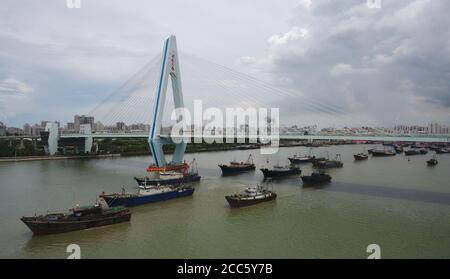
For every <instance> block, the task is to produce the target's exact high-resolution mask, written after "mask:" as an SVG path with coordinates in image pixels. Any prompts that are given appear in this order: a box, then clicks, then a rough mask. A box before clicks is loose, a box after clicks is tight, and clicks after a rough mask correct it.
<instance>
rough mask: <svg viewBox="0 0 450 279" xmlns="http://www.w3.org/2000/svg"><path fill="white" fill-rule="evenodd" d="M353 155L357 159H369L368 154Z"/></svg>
mask: <svg viewBox="0 0 450 279" xmlns="http://www.w3.org/2000/svg"><path fill="white" fill-rule="evenodd" d="M353 157H354V158H355V161H364V160H367V159H369V156H366V155H364V156H363V155H353Z"/></svg>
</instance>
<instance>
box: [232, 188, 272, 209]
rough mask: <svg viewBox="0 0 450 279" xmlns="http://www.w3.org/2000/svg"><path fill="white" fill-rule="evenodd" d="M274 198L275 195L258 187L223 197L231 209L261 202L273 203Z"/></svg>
mask: <svg viewBox="0 0 450 279" xmlns="http://www.w3.org/2000/svg"><path fill="white" fill-rule="evenodd" d="M276 198H277V194H276V193H274V192H272V191H269V190H267V189H264V188H263V187H261V186H259V185H258V186H257V187H252V188H247V189H245V190H244V191H242V192H240V193H237V194H234V195H231V196H225V199H226V200H227V201H228V203H229V204H230V207H232V208H238V207H245V206H250V205H255V204H258V203H262V202H268V201H273V200H275V199H276Z"/></svg>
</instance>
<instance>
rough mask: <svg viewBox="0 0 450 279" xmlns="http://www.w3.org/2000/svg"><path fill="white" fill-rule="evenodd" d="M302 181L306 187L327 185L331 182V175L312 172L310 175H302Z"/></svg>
mask: <svg viewBox="0 0 450 279" xmlns="http://www.w3.org/2000/svg"><path fill="white" fill-rule="evenodd" d="M302 181H303V184H304V185H306V186H308V185H314V184H322V183H327V182H330V181H331V175H329V174H328V173H325V172H313V173H312V174H311V175H302Z"/></svg>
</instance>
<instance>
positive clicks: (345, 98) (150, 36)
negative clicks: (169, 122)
mask: <svg viewBox="0 0 450 279" xmlns="http://www.w3.org/2000/svg"><path fill="white" fill-rule="evenodd" d="M256 2H257V5H258V7H259V9H258V13H257V14H258V15H256V14H255V13H252V9H253V8H252V7H254V5H255V4H256ZM174 4H176V5H178V6H180V7H184V8H183V9H179V10H175V11H173V10H172V9H171V5H172V4H171V3H163V2H160V3H147V1H135V2H133V4H130V5H127V6H126V7H124V6H123V5H120V1H107V2H105V1H101V0H99V1H92V2H89V3H84V5H83V7H82V8H81V9H68V8H67V7H66V6H65V3H64V1H53V2H48V3H45V4H42V3H33V2H29V3H28V4H27V6H26V7H23V6H22V5H20V4H19V3H17V1H6V2H5V3H4V4H2V6H1V7H0V15H2V16H0V26H2V27H0V41H1V42H2V44H0V65H1V66H0V121H2V122H4V123H7V125H10V126H21V125H22V124H23V123H26V122H28V123H31V122H34V119H58V120H59V121H62V122H67V121H70V118H71V117H72V116H73V115H74V114H76V113H79V112H82V113H88V112H89V111H91V109H92V108H93V107H95V106H96V105H97V104H99V103H100V102H101V100H102V99H104V98H105V97H106V96H107V95H108V94H110V93H111V92H113V91H114V90H115V89H117V88H119V87H120V85H121V84H122V83H123V82H124V81H126V80H127V79H128V78H129V77H130V76H132V75H133V73H135V72H136V71H137V69H140V68H141V67H142V65H144V64H145V63H146V62H147V61H148V60H149V59H150V58H152V57H154V56H155V55H157V54H158V53H160V51H161V41H162V40H163V39H164V38H165V37H166V36H167V35H168V34H171V33H174V34H176V35H177V36H178V38H179V42H180V49H182V50H183V52H187V53H194V54H196V55H200V56H202V57H204V58H205V59H208V60H210V61H214V62H217V63H219V64H220V65H225V66H226V67H229V68H232V69H235V70H236V71H239V72H243V73H247V74H250V75H251V76H255V77H257V78H259V79H261V80H265V81H268V82H270V83H271V84H274V85H275V86H280V88H281V87H283V88H284V87H285V88H287V89H289V90H292V91H295V92H298V94H299V95H302V96H306V97H310V98H315V99H316V100H318V102H321V100H322V101H326V102H329V103H331V104H333V106H334V107H336V108H339V109H340V110H341V112H340V113H339V114H338V115H337V116H339V117H347V118H349V119H351V120H353V121H361V122H362V123H366V124H367V125H382V126H394V125H396V124H399V123H403V124H405V125H414V123H419V124H420V123H422V124H425V123H432V122H442V123H444V124H449V121H450V84H449V79H448V69H449V68H450V55H449V54H450V50H449V48H448V43H447V41H446V38H448V31H447V30H446V28H443V26H448V25H449V24H450V22H449V19H448V17H446V16H445V15H442V16H439V14H440V13H442V12H444V11H447V10H448V9H449V5H450V4H449V3H448V1H442V0H437V1H426V0H415V1H406V0H396V1H383V4H382V6H381V7H380V8H379V9H373V8H372V9H371V8H370V7H368V6H367V5H366V1H365V0H351V1H345V2H337V1H322V0H318V1H308V0H302V1H294V0H292V1H291V0H289V1H287V2H285V4H284V5H276V2H274V1H255V0H249V1H244V3H233V4H230V3H228V2H227V1H218V2H216V3H214V4H212V3H208V1H195V3H191V4H189V5H187V4H186V3H184V2H183V1H175V3H174ZM167 11H171V12H174V13H175V15H174V16H173V20H171V21H169V22H167V21H166V18H165V17H162V16H160V15H161V14H166V12H167ZM207 11H208V12H207ZM224 11H225V12H224ZM226 11H228V13H227V12H226ZM117 14H120V16H121V18H122V19H123V20H122V21H121V23H115V22H111V20H110V19H111V18H113V17H112V15H117ZM224 14H233V20H232V21H230V20H229V18H228V17H224V16H223V15H224ZM6 15H8V16H6ZM93 15H95V16H93ZM80 17H81V18H85V17H86V18H89V19H90V20H89V23H86V22H83V21H80V20H79V19H80ZM50 22H58V25H57V26H54V28H48V25H49V23H50ZM206 22H207V23H208V24H204V23H206ZM418 22H420V24H419V23H418ZM73 26H76V27H77V28H76V30H77V32H69V31H68V30H72V28H73ZM221 31H223V32H221ZM225 31H226V32H225ZM204 34H208V38H207V39H206V38H205V37H204ZM183 55H184V54H182V56H183ZM184 57H185V56H184ZM182 58H183V57H182ZM184 61H185V60H181V68H182V73H183V80H184V79H186V80H189V77H190V75H191V72H190V71H187V69H184V68H183V67H184V66H186V64H183V63H184ZM196 86H197V87H201V86H202V84H201V83H197V84H194V85H193V86H191V84H188V82H186V86H185V89H186V91H188V90H190V91H191V92H197V91H198V90H197V89H198V88H197V87H196ZM227 86H229V88H233V86H235V85H234V84H230V83H228V84H227ZM147 94H148V95H147V96H148V97H149V98H150V97H151V95H152V94H154V92H152V91H151V90H148V92H147ZM216 94H217V93H216ZM193 98H195V96H192V95H189V94H186V99H187V100H186V103H190V102H192V99H193ZM211 99H213V98H211ZM231 99H234V98H231ZM236 101H237V100H236ZM271 101H272V99H270V98H265V99H263V100H261V102H271ZM276 103H277V106H279V107H280V111H281V113H284V116H285V118H284V119H286V123H287V125H294V124H295V123H296V122H297V119H302V118H306V119H317V122H319V124H320V125H322V126H327V122H326V121H327V120H329V119H330V117H329V116H328V115H325V116H323V115H319V114H318V113H316V112H311V111H308V110H307V109H303V106H304V100H303V99H301V98H297V99H295V98H293V99H290V98H278V99H276ZM299 107H300V108H302V109H299ZM149 110H150V109H149ZM311 122H312V121H311ZM312 123H313V122H312ZM349 124H352V123H349Z"/></svg>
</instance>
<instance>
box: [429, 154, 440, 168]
mask: <svg viewBox="0 0 450 279" xmlns="http://www.w3.org/2000/svg"><path fill="white" fill-rule="evenodd" d="M437 164H438V160H437V159H436V156H433V158H431V159H430V160H428V161H427V165H429V166H436V165H437Z"/></svg>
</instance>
